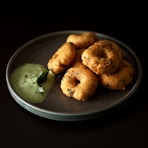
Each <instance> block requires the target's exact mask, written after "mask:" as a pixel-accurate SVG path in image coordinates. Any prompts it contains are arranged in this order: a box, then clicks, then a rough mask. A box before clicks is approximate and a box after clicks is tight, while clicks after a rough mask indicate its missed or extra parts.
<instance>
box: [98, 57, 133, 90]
mask: <svg viewBox="0 0 148 148" xmlns="http://www.w3.org/2000/svg"><path fill="white" fill-rule="evenodd" d="M133 73H134V68H133V66H132V64H130V63H129V62H127V61H125V60H122V61H121V63H120V66H119V68H118V70H117V71H116V72H114V73H112V74H102V75H100V83H101V85H102V86H104V87H106V88H108V89H111V90H125V89H126V86H127V85H128V84H130V83H131V82H132V79H133Z"/></svg>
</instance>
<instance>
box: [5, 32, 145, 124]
mask: <svg viewBox="0 0 148 148" xmlns="http://www.w3.org/2000/svg"><path fill="white" fill-rule="evenodd" d="M82 32H86V31H85V30H83V31H80V30H78V31H74V30H69V31H59V32H54V33H49V34H45V35H42V36H40V37H37V38H35V39H33V40H31V41H29V42H27V43H26V44H24V45H23V46H21V47H20V48H19V49H18V50H17V51H16V52H15V53H14V54H13V55H12V57H11V58H10V60H9V62H8V64H7V67H6V81H7V86H8V89H9V91H10V94H11V95H12V97H13V98H14V100H15V101H16V102H17V103H18V104H19V105H20V106H22V107H23V108H24V109H26V110H28V111H29V112H31V113H33V114H35V115H38V116H41V117H44V118H47V119H53V120H59V121H79V120H86V119H92V118H94V117H98V116H99V115H101V114H103V112H105V111H108V110H110V109H112V108H114V107H116V106H118V105H119V104H121V103H123V102H124V101H126V100H127V99H128V98H130V97H131V95H133V93H134V92H135V91H136V89H137V88H138V86H139V84H140V82H141V77H142V66H141V63H140V61H139V59H138V57H137V55H136V54H135V53H134V51H133V50H132V49H131V48H130V47H128V46H127V45H125V44H124V43H122V42H121V41H119V40H117V39H115V38H113V37H110V36H108V35H104V34H101V33H97V32H95V33H96V34H97V35H98V37H99V38H100V39H110V40H113V41H114V42H116V43H118V45H119V46H121V48H122V49H123V50H124V52H125V53H126V58H127V60H128V61H129V62H131V63H132V64H133V65H134V68H135V73H134V79H133V82H132V84H130V85H129V86H128V88H127V89H126V90H124V91H109V90H107V89H100V88H98V90H97V92H96V93H95V95H94V96H93V97H92V98H90V99H89V100H88V101H86V102H79V101H76V100H74V99H72V98H68V97H66V96H65V95H64V94H63V93H62V92H61V90H60V87H59V86H60V80H61V78H62V75H59V76H57V77H56V81H55V84H54V86H53V88H52V89H51V92H50V93H49V96H48V97H47V98H46V100H45V101H44V102H43V103H40V104H30V103H28V102H26V101H24V100H23V99H22V98H20V97H19V96H18V95H17V94H16V93H15V91H14V90H13V88H12V86H11V84H10V73H11V71H12V70H13V69H14V68H16V67H17V66H18V65H21V64H24V63H26V62H31V63H40V64H43V65H44V66H47V62H48V60H49V58H50V57H51V56H52V55H53V53H54V52H55V51H56V50H57V48H59V47H60V46H61V44H62V43H64V42H65V39H66V38H67V36H68V35H69V34H71V33H82Z"/></svg>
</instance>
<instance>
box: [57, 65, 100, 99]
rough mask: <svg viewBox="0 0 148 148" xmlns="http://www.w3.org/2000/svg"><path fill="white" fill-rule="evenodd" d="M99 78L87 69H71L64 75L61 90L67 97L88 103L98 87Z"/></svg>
mask: <svg viewBox="0 0 148 148" xmlns="http://www.w3.org/2000/svg"><path fill="white" fill-rule="evenodd" d="M98 80H99V79H98V76H97V75H95V74H94V73H93V72H91V71H90V70H89V69H87V68H79V67H71V68H69V69H68V70H67V72H66V73H65V74H64V76H63V78H62V80H61V85H60V88H61V90H62V92H63V93H64V94H65V95H66V96H67V97H72V98H74V99H76V100H79V101H86V100H88V98H90V96H92V95H93V94H94V93H95V91H96V89H97V86H98Z"/></svg>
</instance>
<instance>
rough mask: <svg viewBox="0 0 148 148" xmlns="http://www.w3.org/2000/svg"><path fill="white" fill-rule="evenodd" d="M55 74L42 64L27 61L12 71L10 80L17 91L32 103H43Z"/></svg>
mask: <svg viewBox="0 0 148 148" xmlns="http://www.w3.org/2000/svg"><path fill="white" fill-rule="evenodd" d="M54 77H55V75H54V74H53V73H52V72H50V71H48V69H47V68H46V67H45V66H43V65H41V64H34V63H25V64H23V65H20V66H19V67H17V68H16V69H15V70H13V71H12V73H11V75H10V81H11V84H12V87H13V88H14V90H15V92H16V93H17V94H18V95H19V96H20V97H21V98H23V99H24V100H26V101H28V102H30V103H41V102H43V100H44V99H45V98H46V97H47V95H48V93H49V91H50V89H51V87H52V85H53V83H54Z"/></svg>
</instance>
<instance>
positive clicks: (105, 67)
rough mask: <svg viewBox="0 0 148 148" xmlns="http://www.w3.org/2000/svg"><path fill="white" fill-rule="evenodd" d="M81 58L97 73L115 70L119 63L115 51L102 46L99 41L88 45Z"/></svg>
mask: <svg viewBox="0 0 148 148" xmlns="http://www.w3.org/2000/svg"><path fill="white" fill-rule="evenodd" d="M81 58H82V63H83V64H84V65H85V66H87V67H88V68H89V69H90V70H92V71H93V72H94V73H96V74H97V75H99V74H103V73H113V72H115V71H116V70H117V68H118V66H119V63H120V60H119V58H118V55H117V54H116V51H115V50H112V49H110V48H109V47H106V46H103V45H102V44H101V43H100V41H97V42H95V43H94V44H93V45H91V46H89V47H88V48H87V49H86V50H85V51H84V52H83V53H82V56H81Z"/></svg>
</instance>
